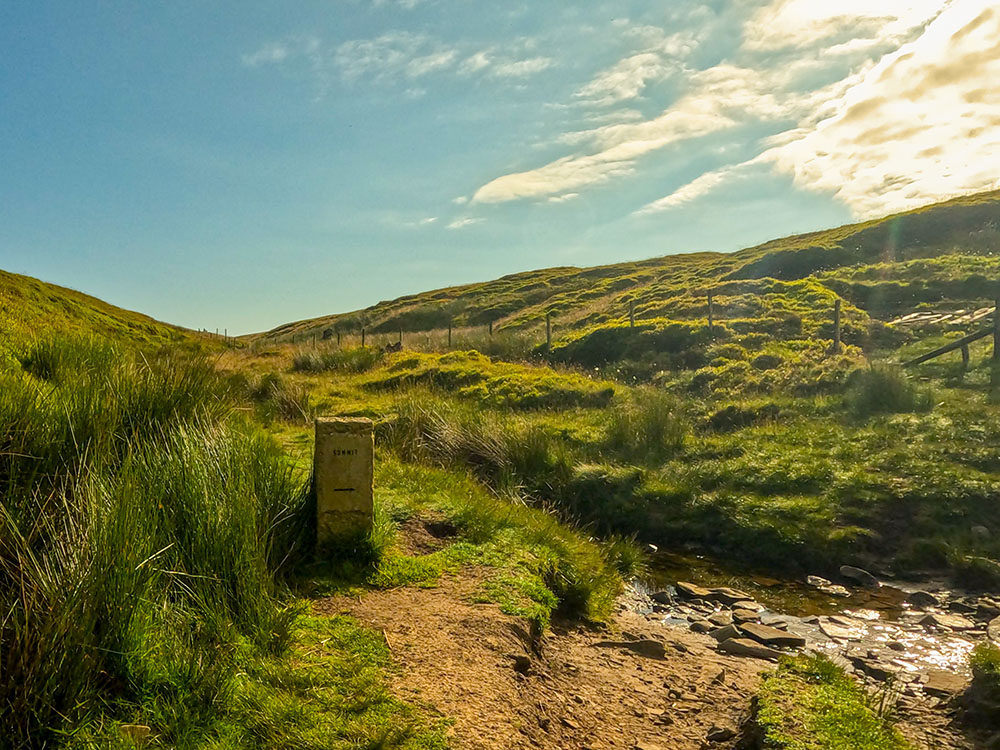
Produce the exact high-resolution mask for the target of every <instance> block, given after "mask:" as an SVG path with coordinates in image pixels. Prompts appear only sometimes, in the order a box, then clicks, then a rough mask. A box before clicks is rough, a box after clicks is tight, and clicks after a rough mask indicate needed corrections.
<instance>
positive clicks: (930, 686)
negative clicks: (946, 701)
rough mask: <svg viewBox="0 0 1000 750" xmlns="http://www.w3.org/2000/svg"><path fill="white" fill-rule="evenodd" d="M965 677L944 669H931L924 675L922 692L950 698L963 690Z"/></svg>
mask: <svg viewBox="0 0 1000 750" xmlns="http://www.w3.org/2000/svg"><path fill="white" fill-rule="evenodd" d="M966 682H967V680H966V678H965V677H963V676H962V675H959V674H955V673H954V672H950V671H948V670H946V669H932V670H931V671H929V672H928V673H927V674H926V675H924V692H925V693H929V694H930V695H934V696H937V697H939V698H950V697H951V696H953V695H956V694H958V693H960V692H962V691H963V690H965V685H966Z"/></svg>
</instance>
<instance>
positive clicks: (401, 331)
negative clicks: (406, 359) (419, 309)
mask: <svg viewBox="0 0 1000 750" xmlns="http://www.w3.org/2000/svg"><path fill="white" fill-rule="evenodd" d="M399 345H400V346H402V345H403V329H402V328H400V329H399Z"/></svg>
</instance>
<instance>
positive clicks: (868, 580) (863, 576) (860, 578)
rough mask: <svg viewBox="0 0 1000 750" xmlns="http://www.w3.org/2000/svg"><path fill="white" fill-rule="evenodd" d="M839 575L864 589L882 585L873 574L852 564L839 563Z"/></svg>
mask: <svg viewBox="0 0 1000 750" xmlns="http://www.w3.org/2000/svg"><path fill="white" fill-rule="evenodd" d="M840 575H842V576H843V577H844V578H847V579H850V580H852V581H855V582H856V583H859V584H861V585H862V586H864V587H865V588H866V589H877V588H879V587H880V586H881V585H882V584H880V583H879V582H878V578H876V577H875V576H873V575H872V574H871V573H869V572H868V571H867V570H862V569H861V568H855V567H854V566H853V565H841V566H840Z"/></svg>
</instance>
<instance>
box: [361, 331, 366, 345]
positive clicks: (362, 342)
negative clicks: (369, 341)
mask: <svg viewBox="0 0 1000 750" xmlns="http://www.w3.org/2000/svg"><path fill="white" fill-rule="evenodd" d="M361 348H362V349H364V348H365V329H364V326H362V327H361Z"/></svg>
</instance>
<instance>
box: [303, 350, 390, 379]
mask: <svg viewBox="0 0 1000 750" xmlns="http://www.w3.org/2000/svg"><path fill="white" fill-rule="evenodd" d="M384 356H385V353H384V351H383V350H382V349H379V348H378V347H374V346H357V347H351V348H346V349H340V348H336V349H325V350H315V349H314V350H308V349H302V350H300V351H298V352H297V353H296V354H295V356H294V357H293V358H292V370H294V371H295V372H311V373H317V372H344V373H359V372H368V371H369V370H372V369H374V368H375V367H376V366H377V365H378V364H379V363H380V362H381V361H382V359H383V357H384Z"/></svg>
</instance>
